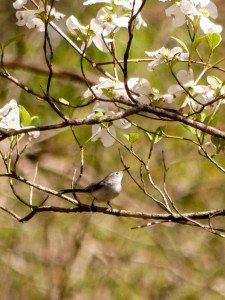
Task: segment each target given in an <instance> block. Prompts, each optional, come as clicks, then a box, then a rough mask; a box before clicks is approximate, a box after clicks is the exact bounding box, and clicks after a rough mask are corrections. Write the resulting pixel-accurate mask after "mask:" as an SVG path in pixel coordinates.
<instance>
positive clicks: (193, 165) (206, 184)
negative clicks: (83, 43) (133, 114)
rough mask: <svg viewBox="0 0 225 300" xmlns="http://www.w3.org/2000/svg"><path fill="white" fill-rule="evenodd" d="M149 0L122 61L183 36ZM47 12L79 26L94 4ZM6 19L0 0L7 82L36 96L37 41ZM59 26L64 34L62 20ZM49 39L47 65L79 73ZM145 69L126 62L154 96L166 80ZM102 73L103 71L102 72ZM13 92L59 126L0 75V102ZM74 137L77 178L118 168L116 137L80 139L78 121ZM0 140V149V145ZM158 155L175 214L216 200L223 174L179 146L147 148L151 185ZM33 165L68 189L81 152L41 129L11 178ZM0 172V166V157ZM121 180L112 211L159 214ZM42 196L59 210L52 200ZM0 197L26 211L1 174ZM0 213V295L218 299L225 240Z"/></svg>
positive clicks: (74, 85)
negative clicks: (108, 142)
mask: <svg viewBox="0 0 225 300" xmlns="http://www.w3.org/2000/svg"><path fill="white" fill-rule="evenodd" d="M148 2H149V3H147V5H146V9H145V11H144V13H143V18H144V19H145V20H146V22H147V23H148V25H149V26H148V28H144V29H142V30H140V31H138V32H137V34H136V35H135V37H134V42H133V47H132V51H131V57H132V58H141V57H144V56H145V55H144V50H148V51H153V50H156V49H158V48H160V47H161V46H163V45H167V46H174V42H172V41H171V40H170V39H169V36H170V35H176V34H179V37H180V38H184V39H186V40H187V36H186V33H184V32H183V31H182V30H181V29H177V30H176V31H175V32H174V30H173V28H172V27H171V23H170V21H169V20H168V19H167V18H166V17H165V13H164V8H165V4H163V3H159V2H158V1H156V0H154V1H148ZM215 3H216V4H217V7H218V11H219V19H218V22H219V23H220V24H222V25H225V21H224V17H223V16H224V12H225V8H224V3H223V1H222V0H220V1H215ZM56 7H57V8H58V10H59V11H60V12H62V13H64V14H66V16H70V15H71V14H74V15H75V16H77V18H79V19H80V21H81V22H82V23H83V24H87V23H88V21H89V20H90V19H91V18H92V17H94V16H95V14H96V12H97V9H98V7H99V6H92V7H84V6H83V5H82V1H69V0H64V1H59V2H57V3H56ZM15 23H16V18H15V10H14V9H13V8H12V5H11V2H10V1H8V0H1V1H0V25H1V29H0V42H1V43H4V42H5V41H6V40H8V39H10V38H12V37H15V36H16V37H17V38H16V40H15V42H14V43H13V44H12V45H10V46H9V47H8V48H7V51H6V56H5V61H6V62H7V63H9V62H11V63H12V62H14V65H12V64H11V66H10V64H8V67H9V70H10V72H12V74H13V75H14V76H15V77H17V78H18V79H19V80H20V81H21V82H23V83H26V84H27V85H29V86H31V87H32V88H33V89H36V90H37V91H39V92H41V91H42V88H43V87H45V85H46V76H45V75H44V74H43V73H40V72H38V71H37V68H41V69H44V70H47V68H46V65H45V62H44V56H43V51H42V45H43V37H42V35H41V34H40V33H38V32H37V31H36V30H28V29H27V28H25V27H24V28H19V27H17V26H16V25H15ZM58 24H59V26H60V27H61V28H62V29H64V30H65V31H66V32H67V29H66V27H65V22H64V21H61V22H59V23H58ZM50 35H51V40H52V44H53V48H54V67H55V68H56V69H57V70H59V72H60V71H70V72H78V73H79V72H80V58H79V56H78V55H77V54H76V52H75V51H74V50H73V49H72V48H71V47H70V46H69V45H68V44H67V43H66V42H65V41H63V40H62V38H61V37H60V36H59V35H58V34H57V33H55V32H54V31H51V32H50ZM222 36H223V37H224V33H223V34H222ZM126 40H127V36H126V32H125V31H124V32H123V31H122V32H121V33H120V36H119V37H118V49H117V51H118V55H119V56H120V58H122V53H123V50H124V48H125V46H126ZM203 47H204V46H203ZM223 49H224V41H223V42H222V46H221V47H220V50H218V54H217V55H218V57H223V55H224V50H223ZM88 53H89V55H90V56H91V57H92V58H93V60H95V61H97V62H100V61H102V60H107V59H109V56H107V55H103V54H102V53H100V52H99V51H98V50H95V49H94V48H93V47H91V48H90V49H88ZM22 64H26V65H30V66H34V68H35V70H36V71H30V70H27V68H26V67H21V65H22ZM85 67H86V71H87V77H88V78H89V79H91V80H93V81H97V80H98V77H99V74H98V72H96V71H95V70H93V69H91V68H89V67H88V65H85ZM146 67H147V64H146V63H142V64H133V65H130V69H129V72H130V76H134V77H135V76H145V77H146V78H148V79H149V80H150V81H151V83H152V85H153V86H154V87H157V88H160V89H164V91H165V92H166V89H167V88H168V86H169V85H170V84H172V83H174V82H173V81H172V77H171V75H170V74H169V72H168V70H166V69H165V70H164V69H163V68H164V67H163V66H162V67H160V68H159V70H157V71H156V72H153V73H151V74H150V73H148V72H147V71H146ZM108 70H109V71H110V70H111V69H110V67H108ZM212 74H214V75H219V76H221V78H222V79H223V76H224V75H223V74H221V73H211V75H212ZM85 90H86V86H85V85H84V84H82V83H81V82H77V81H76V80H73V79H68V78H67V77H64V76H61V77H59V78H55V79H54V81H53V85H52V90H51V92H52V96H54V97H58V98H64V99H67V100H69V101H70V103H71V104H77V103H79V101H81V97H80V96H81V95H82V94H83V92H84V91H85ZM12 98H14V99H16V100H18V101H19V103H20V104H21V105H23V106H25V107H26V108H27V110H28V111H29V112H30V113H31V115H39V116H40V118H41V123H42V124H47V123H50V122H56V121H58V118H57V117H56V116H55V114H53V113H51V112H50V111H49V109H48V106H47V105H46V103H44V102H42V101H38V100H36V99H35V98H34V97H32V96H31V95H29V94H27V93H25V92H23V91H21V90H20V89H19V88H18V87H16V86H15V85H13V84H12V83H10V82H8V81H6V80H5V79H3V78H0V103H1V107H2V106H3V105H4V104H5V103H7V102H8V101H9V100H10V99H12ZM65 112H66V113H68V114H69V115H70V116H73V117H83V116H86V115H87V114H88V113H90V112H91V107H87V108H86V109H84V110H81V109H79V110H78V109H77V110H75V111H74V110H72V109H70V110H65ZM223 113H224V112H223V110H222V111H221V113H220V115H219V117H218V122H219V126H220V128H222V129H224V125H223ZM136 121H141V119H140V118H139V119H136ZM142 122H143V121H142ZM142 125H144V126H145V127H146V128H148V129H149V130H151V131H154V130H155V129H156V128H157V127H158V126H159V125H166V126H167V128H168V129H167V130H168V131H167V132H168V133H169V134H176V135H179V134H180V135H182V134H185V136H186V137H191V138H192V136H191V133H190V132H188V131H187V130H186V129H185V128H184V127H183V126H181V125H178V124H166V123H159V122H153V121H152V120H147V121H145V123H142ZM75 132H76V135H77V137H78V139H79V141H80V143H81V144H83V146H84V162H85V165H84V167H85V168H84V176H83V178H82V180H81V185H83V186H84V185H85V184H88V183H90V182H92V181H94V180H96V179H100V178H102V177H104V176H105V175H107V174H108V173H110V172H111V171H114V170H116V169H121V168H122V164H121V162H120V158H119V152H118V149H119V148H121V147H120V145H118V144H117V143H115V144H114V145H113V146H112V147H111V148H104V147H103V146H102V144H101V143H100V142H96V143H92V142H90V141H88V139H89V138H90V135H91V127H89V126H83V127H79V128H75ZM118 137H119V138H120V139H121V140H122V141H123V142H124V143H125V142H126V141H125V139H124V137H123V136H122V133H118ZM7 143H8V142H7V141H6V142H3V143H2V144H1V145H0V147H1V150H2V151H5V150H6V149H7V146H8V144H7ZM149 146H150V145H149V142H148V140H147V139H146V138H145V137H144V135H141V139H140V141H138V142H137V143H136V144H135V151H137V153H139V154H140V155H144V154H145V150H146V153H147V152H148V149H149ZM143 149H144V151H143ZM121 150H122V153H123V155H124V159H125V160H126V162H127V164H128V165H129V166H130V167H131V172H132V174H133V175H134V176H135V177H136V178H138V174H139V167H140V165H139V164H138V162H137V161H135V160H134V158H133V157H132V156H131V155H130V154H129V153H128V152H126V151H125V150H123V149H121ZM162 150H163V151H164V154H165V159H166V162H167V165H168V166H169V172H168V190H169V192H170V195H171V196H172V197H173V199H174V201H175V203H176V205H177V206H178V207H179V209H180V210H181V211H182V212H192V211H200V210H210V209H219V208H223V207H224V193H225V185H224V174H222V173H221V172H220V171H219V170H218V169H216V168H215V167H214V166H213V165H212V164H211V163H210V162H208V161H207V160H206V159H204V158H203V157H201V156H199V154H198V149H197V148H196V147H194V146H193V145H192V144H190V143H186V142H184V141H178V140H173V139H164V140H161V141H160V142H159V143H158V144H157V145H156V146H155V148H154V151H153V155H152V159H151V164H150V170H151V174H152V176H153V178H154V180H155V182H156V183H157V184H158V185H159V186H160V187H162V184H163V164H162ZM143 153H144V154H143ZM218 160H219V162H220V163H221V164H222V165H223V164H224V163H225V160H224V156H223V153H222V154H220V155H219V156H218ZM37 163H38V174H37V179H36V182H37V183H38V184H41V185H44V186H46V187H49V188H52V189H55V190H59V189H61V188H65V187H69V185H70V182H71V179H72V177H73V174H74V170H75V169H77V170H79V167H80V150H79V147H78V146H77V144H76V143H75V141H74V139H73V136H72V134H71V132H70V131H69V130H68V129H67V130H58V131H54V132H51V131H50V132H45V133H44V132H43V133H41V136H40V138H39V139H38V140H36V141H34V142H33V143H32V144H31V145H30V147H29V148H28V149H27V151H26V153H25V155H24V156H23V157H22V158H21V161H20V163H19V170H20V173H21V175H23V176H25V177H26V178H28V179H30V180H32V178H33V176H34V173H35V169H36V167H37ZM1 170H2V172H3V165H2V164H1ZM15 184H16V188H17V191H18V192H19V193H20V194H21V195H22V196H23V197H24V198H25V199H26V197H28V195H29V194H28V192H29V189H28V188H27V187H25V186H24V185H22V184H18V183H15ZM123 184H124V189H123V193H122V194H121V195H120V196H119V197H118V198H117V199H115V201H114V202H113V205H114V207H117V208H121V209H127V210H131V211H146V212H161V211H160V209H159V208H158V207H157V206H156V205H155V204H154V203H152V202H151V201H150V199H148V198H147V197H146V196H144V195H143V194H142V193H141V192H140V190H139V189H138V187H137V186H136V185H135V184H134V183H133V181H132V180H131V178H129V177H128V175H127V174H126V175H125V178H124V182H123ZM149 190H150V192H152V193H153V191H152V190H151V188H149ZM34 195H35V197H36V198H37V199H38V200H39V199H41V198H43V197H44V196H45V195H43V194H42V193H40V192H35V194H34ZM89 200H90V199H86V198H85V199H84V201H87V202H88V201H89ZM48 201H49V203H56V204H58V205H64V203H62V202H59V200H56V199H54V198H52V197H51V198H50V199H49V200H48ZM61 201H62V200H61ZM0 203H1V204H2V205H5V206H7V207H9V208H10V209H12V210H14V211H16V212H17V213H18V214H19V215H20V216H23V215H26V213H27V212H28V211H27V209H24V207H22V206H21V205H20V204H19V203H18V201H17V200H16V199H15V196H14V195H13V194H12V192H11V191H10V189H9V187H8V181H7V180H6V179H2V178H1V192H0ZM0 216H1V217H0V270H1V272H0V295H1V299H5V300H8V299H13V300H14V299H37V300H40V299H52V300H55V299H78V300H86V299H93V300H97V299H101V298H102V299H106V300H108V299H121V300H123V299H135V300H136V299H137V300H138V299H206V300H212V299H213V300H214V299H216V300H217V299H225V269H224V264H225V256H224V253H225V242H224V240H223V239H222V238H219V237H216V236H214V235H211V234H209V233H206V232H204V231H203V230H200V229H197V228H194V227H189V226H185V225H178V224H167V225H158V226H157V225H156V226H153V227H150V228H145V229H139V230H131V229H130V228H131V227H133V226H136V225H140V224H143V223H144V222H142V221H140V220H134V219H125V218H119V217H113V216H108V215H101V214H92V213H83V214H80V215H79V214H60V213H58V214H57V213H42V214H38V215H36V216H35V217H34V218H33V219H32V220H30V221H29V222H27V223H25V224H21V223H18V222H17V221H15V220H14V219H13V218H12V217H10V216H9V215H8V214H6V213H5V212H3V211H0ZM216 224H217V225H219V226H223V225H224V219H223V218H220V219H218V220H217V222H216V223H215V225H216Z"/></svg>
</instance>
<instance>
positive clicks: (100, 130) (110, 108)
mask: <svg viewBox="0 0 225 300" xmlns="http://www.w3.org/2000/svg"><path fill="white" fill-rule="evenodd" d="M116 111H118V108H117V107H116V106H115V105H114V104H113V103H111V102H100V101H99V102H97V104H96V105H95V106H94V108H93V112H92V113H91V114H90V115H89V116H88V118H93V117H95V116H96V115H99V114H100V115H107V116H112V115H114V114H115V113H116ZM107 125H108V127H106V126H105V125H104V124H94V125H93V126H92V137H91V141H93V142H95V141H97V140H100V141H101V142H102V144H103V145H104V146H105V147H110V146H112V145H113V144H114V142H115V137H116V129H115V127H114V125H115V126H117V127H119V128H121V129H128V128H129V127H130V126H131V124H130V122H128V121H127V120H126V119H119V120H115V121H113V122H111V123H109V124H107Z"/></svg>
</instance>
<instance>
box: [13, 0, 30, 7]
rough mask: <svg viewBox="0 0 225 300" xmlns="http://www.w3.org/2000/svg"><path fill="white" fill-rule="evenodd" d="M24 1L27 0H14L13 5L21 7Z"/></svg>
mask: <svg viewBox="0 0 225 300" xmlns="http://www.w3.org/2000/svg"><path fill="white" fill-rule="evenodd" d="M26 3H27V0H16V1H15V2H13V7H14V8H15V9H21V8H22V7H23V6H24V5H25V4H26Z"/></svg>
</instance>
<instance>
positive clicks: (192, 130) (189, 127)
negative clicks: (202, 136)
mask: <svg viewBox="0 0 225 300" xmlns="http://www.w3.org/2000/svg"><path fill="white" fill-rule="evenodd" d="M182 126H183V127H184V128H185V129H187V130H188V131H190V132H191V133H192V134H194V135H195V134H196V129H195V128H194V127H192V126H189V125H187V124H182Z"/></svg>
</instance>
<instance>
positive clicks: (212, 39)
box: [206, 33, 222, 50]
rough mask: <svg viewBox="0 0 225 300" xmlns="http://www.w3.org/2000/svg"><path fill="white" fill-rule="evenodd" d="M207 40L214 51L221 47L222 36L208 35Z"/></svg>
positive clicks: (217, 34) (216, 34)
mask: <svg viewBox="0 0 225 300" xmlns="http://www.w3.org/2000/svg"><path fill="white" fill-rule="evenodd" d="M206 40H207V42H208V45H209V47H210V48H211V49H212V50H214V49H215V48H216V47H218V46H219V44H220V42H221V41H222V38H221V35H220V34H219V33H209V34H207V35H206Z"/></svg>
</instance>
